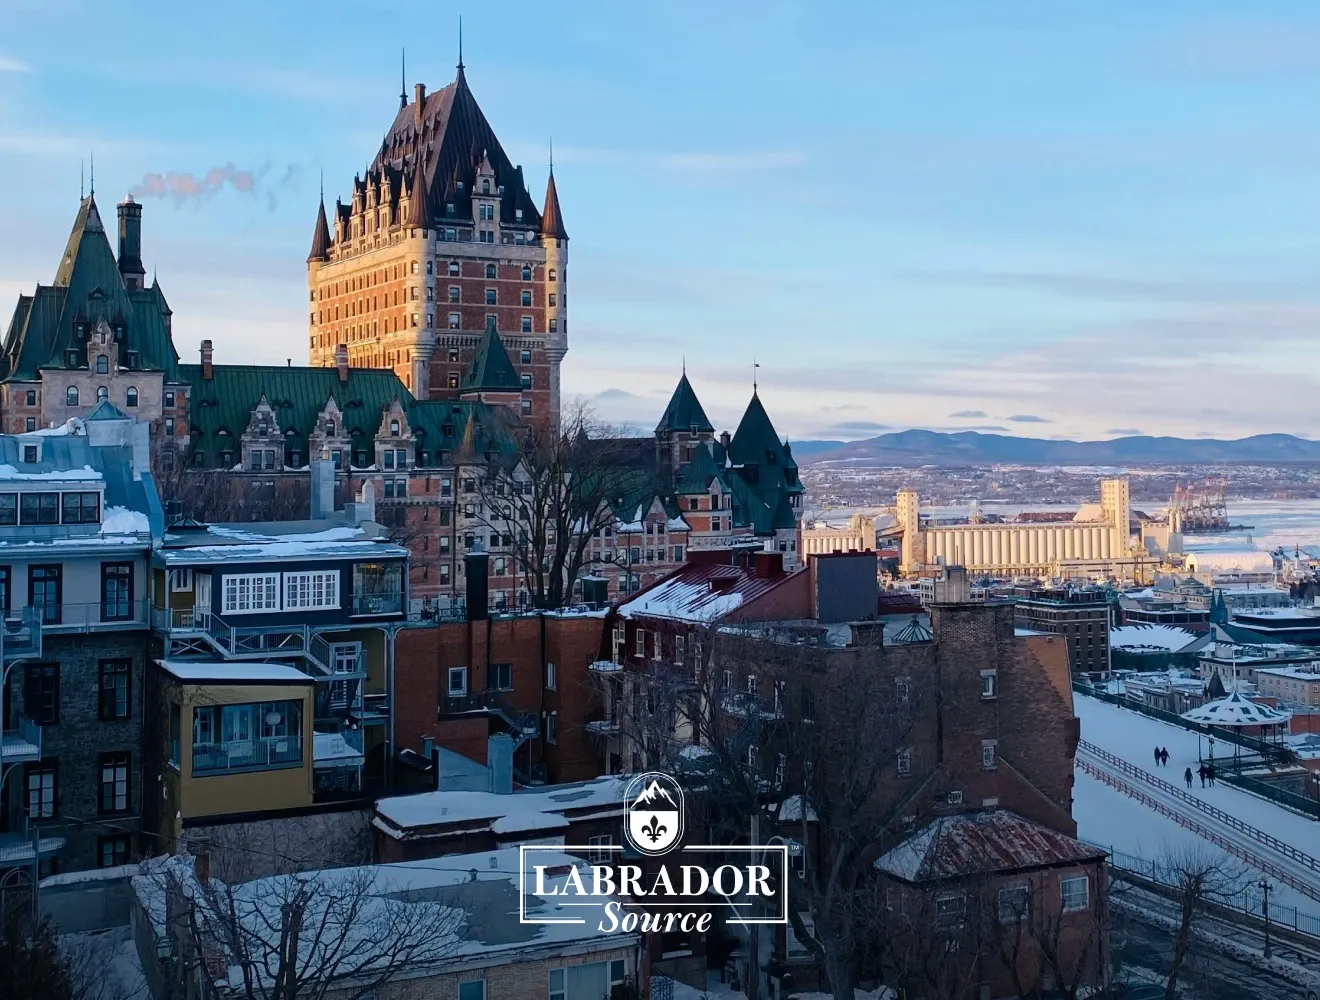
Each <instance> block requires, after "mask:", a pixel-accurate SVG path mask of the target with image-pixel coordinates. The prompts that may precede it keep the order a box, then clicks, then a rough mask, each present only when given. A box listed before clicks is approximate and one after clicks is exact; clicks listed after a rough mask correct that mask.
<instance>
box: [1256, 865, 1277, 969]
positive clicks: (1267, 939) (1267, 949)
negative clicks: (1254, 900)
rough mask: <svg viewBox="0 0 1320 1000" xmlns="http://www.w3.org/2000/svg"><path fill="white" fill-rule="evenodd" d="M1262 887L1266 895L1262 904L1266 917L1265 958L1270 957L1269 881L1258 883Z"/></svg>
mask: <svg viewBox="0 0 1320 1000" xmlns="http://www.w3.org/2000/svg"><path fill="white" fill-rule="evenodd" d="M1256 884H1257V885H1258V886H1260V891H1261V892H1262V893H1264V896H1265V898H1264V901H1263V902H1262V903H1261V904H1260V910H1261V913H1262V914H1263V915H1264V917H1265V957H1266V958H1269V957H1270V889H1272V888H1273V886H1271V885H1270V883H1269V879H1261V880H1260V881H1259V882H1257V883H1256Z"/></svg>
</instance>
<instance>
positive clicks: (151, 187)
mask: <svg viewBox="0 0 1320 1000" xmlns="http://www.w3.org/2000/svg"><path fill="white" fill-rule="evenodd" d="M269 172H270V165H269V164H267V165H265V166H263V167H261V168H260V169H259V170H255V171H253V170H239V169H238V168H237V167H235V166H234V164H233V161H230V162H229V163H226V164H224V165H222V166H218V167H212V168H211V169H210V170H208V171H206V173H204V174H191V173H183V172H179V171H170V172H169V173H165V174H159V173H155V172H151V173H148V174H147V175H146V176H144V177H143V178H142V180H140V181H139V182H138V183H137V184H136V185H135V186H134V187H133V189H132V191H131V192H130V193H131V194H132V195H133V197H135V198H170V199H172V200H173V201H174V203H175V204H176V205H182V204H185V203H186V202H194V203H200V202H203V201H207V200H209V199H210V198H211V197H213V196H214V195H217V194H219V193H220V192H221V191H223V190H224V189H225V188H226V187H228V188H230V189H231V190H233V191H237V192H238V193H239V194H247V195H255V194H256V193H257V189H258V187H260V188H261V191H262V192H263V193H264V194H265V196H266V204H267V207H268V208H269V209H270V210H271V211H272V212H273V211H274V210H275V208H276V207H277V199H276V194H277V193H278V192H281V191H286V190H288V189H289V188H291V187H296V186H297V181H298V177H299V175H300V173H301V168H300V167H299V166H298V165H297V164H296V163H290V164H289V165H288V166H286V167H285V168H284V172H283V173H282V174H281V175H280V176H279V178H278V179H271V180H269V181H267V179H266V178H267V175H268V174H269Z"/></svg>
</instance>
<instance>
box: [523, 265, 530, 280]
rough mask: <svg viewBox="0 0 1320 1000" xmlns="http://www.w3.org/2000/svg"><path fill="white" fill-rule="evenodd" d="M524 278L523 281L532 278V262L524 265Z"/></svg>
mask: <svg viewBox="0 0 1320 1000" xmlns="http://www.w3.org/2000/svg"><path fill="white" fill-rule="evenodd" d="M522 279H523V281H531V280H532V266H531V265H530V264H524V265H523V272H522Z"/></svg>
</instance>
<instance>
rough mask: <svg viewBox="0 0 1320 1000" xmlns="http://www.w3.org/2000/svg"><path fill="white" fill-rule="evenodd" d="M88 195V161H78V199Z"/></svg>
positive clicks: (80, 199)
mask: <svg viewBox="0 0 1320 1000" xmlns="http://www.w3.org/2000/svg"><path fill="white" fill-rule="evenodd" d="M86 197H87V161H86V160H79V161H78V200H79V201H82V200H83V199H84V198H86Z"/></svg>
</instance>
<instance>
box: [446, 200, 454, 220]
mask: <svg viewBox="0 0 1320 1000" xmlns="http://www.w3.org/2000/svg"><path fill="white" fill-rule="evenodd" d="M453 214H454V203H453V202H452V201H447V202H445V215H450V216H452V215H453Z"/></svg>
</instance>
